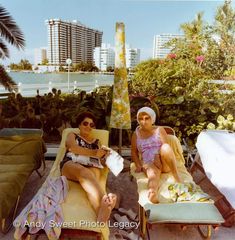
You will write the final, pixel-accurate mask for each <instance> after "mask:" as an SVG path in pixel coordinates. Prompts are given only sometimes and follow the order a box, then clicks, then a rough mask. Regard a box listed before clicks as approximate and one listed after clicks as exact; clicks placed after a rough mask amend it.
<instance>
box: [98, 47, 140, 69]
mask: <svg viewBox="0 0 235 240" xmlns="http://www.w3.org/2000/svg"><path fill="white" fill-rule="evenodd" d="M93 56H94V57H93V58H94V60H93V61H94V64H95V66H96V67H98V68H99V69H100V70H101V71H106V70H107V68H108V67H112V68H114V65H115V48H114V47H112V46H110V44H102V46H101V47H97V48H95V49H94V55H93ZM139 62H140V49H138V48H131V47H129V46H128V45H127V47H126V67H127V68H129V69H133V68H134V67H135V66H136V65H137V64H138V63H139Z"/></svg>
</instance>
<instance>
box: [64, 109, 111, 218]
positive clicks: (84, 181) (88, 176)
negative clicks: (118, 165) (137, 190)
mask: <svg viewBox="0 0 235 240" xmlns="http://www.w3.org/2000/svg"><path fill="white" fill-rule="evenodd" d="M77 124H78V127H79V130H80V133H79V135H78V134H75V133H70V134H68V137H67V140H66V148H67V152H66V154H65V157H64V159H63V160H62V161H61V164H60V168H61V174H62V175H63V176H65V177H66V178H67V179H68V180H72V181H77V182H79V183H80V184H81V186H82V188H83V189H84V190H85V192H86V193H87V197H88V199H89V201H90V203H91V205H92V207H93V208H94V210H95V212H96V213H97V221H98V222H106V221H107V220H108V219H109V216H110V213H111V211H112V209H113V208H114V206H115V203H116V195H115V194H112V193H109V194H105V192H104V190H103V189H102V187H101V186H100V183H99V180H100V177H101V172H100V169H99V168H96V167H88V166H83V165H81V164H79V163H77V162H73V161H72V158H71V157H70V156H71V153H74V154H76V155H82V156H87V157H96V158H102V157H104V156H105V155H106V154H107V151H105V150H104V149H101V144H100V141H99V139H94V138H93V137H92V135H91V131H92V129H93V128H95V126H96V119H95V117H94V115H93V114H92V113H90V112H84V113H81V114H79V115H78V117H77Z"/></svg>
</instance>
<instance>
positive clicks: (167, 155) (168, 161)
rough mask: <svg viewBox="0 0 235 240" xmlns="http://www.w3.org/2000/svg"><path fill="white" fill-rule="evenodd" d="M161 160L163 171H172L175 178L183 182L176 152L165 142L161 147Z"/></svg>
mask: <svg viewBox="0 0 235 240" xmlns="http://www.w3.org/2000/svg"><path fill="white" fill-rule="evenodd" d="M160 155H161V161H162V172H169V171H171V172H172V175H173V176H174V178H175V180H176V181H177V182H181V179H180V176H179V173H178V169H177V165H176V158H175V154H174V152H173V150H172V148H171V147H170V145H169V144H167V143H164V144H163V145H162V146H161V149H160Z"/></svg>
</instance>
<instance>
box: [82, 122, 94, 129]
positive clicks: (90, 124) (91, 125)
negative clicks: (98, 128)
mask: <svg viewBox="0 0 235 240" xmlns="http://www.w3.org/2000/svg"><path fill="white" fill-rule="evenodd" d="M82 125H83V126H85V127H87V126H88V125H89V126H90V127H91V128H94V127H95V124H94V123H89V122H87V121H84V122H82Z"/></svg>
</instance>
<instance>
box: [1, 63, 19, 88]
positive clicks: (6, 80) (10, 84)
mask: <svg viewBox="0 0 235 240" xmlns="http://www.w3.org/2000/svg"><path fill="white" fill-rule="evenodd" d="M0 83H1V84H2V85H3V86H4V87H5V88H6V89H7V90H8V91H12V90H17V87H16V84H15V82H14V81H13V80H12V78H11V77H10V76H9V75H8V74H7V72H6V70H5V68H4V67H3V66H2V65H0Z"/></svg>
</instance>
